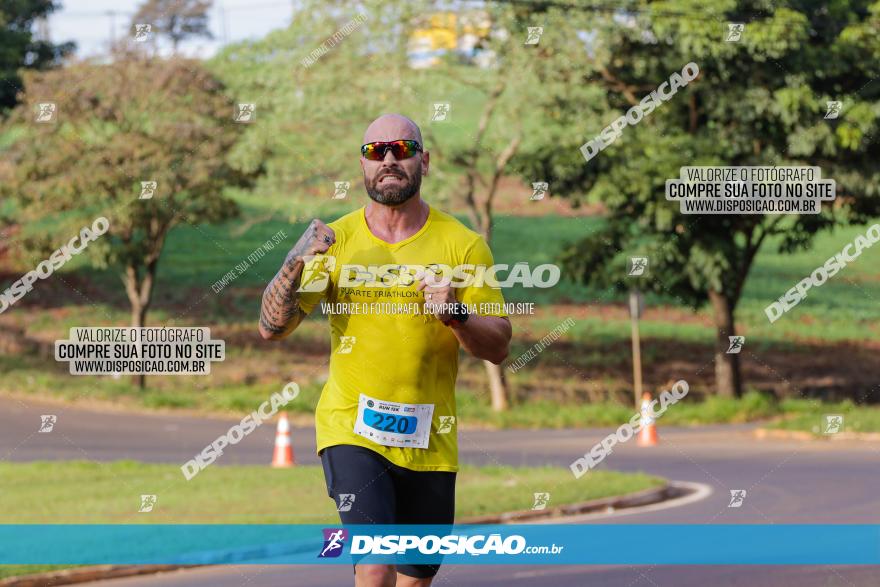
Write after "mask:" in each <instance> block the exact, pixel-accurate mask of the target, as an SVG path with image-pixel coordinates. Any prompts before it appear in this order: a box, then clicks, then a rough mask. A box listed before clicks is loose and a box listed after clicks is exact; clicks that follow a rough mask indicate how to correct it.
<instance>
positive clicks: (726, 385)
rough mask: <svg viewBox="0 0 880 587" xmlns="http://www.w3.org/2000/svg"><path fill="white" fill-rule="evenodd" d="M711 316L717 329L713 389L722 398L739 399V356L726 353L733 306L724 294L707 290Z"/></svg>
mask: <svg viewBox="0 0 880 587" xmlns="http://www.w3.org/2000/svg"><path fill="white" fill-rule="evenodd" d="M709 301H710V302H711V303H712V316H713V318H714V320H715V328H716V329H717V333H716V338H715V387H716V393H717V394H718V395H720V396H722V397H741V396H742V378H741V376H740V370H739V354H736V353H728V352H727V349H728V348H729V347H730V339H729V338H728V337H730V336H735V335H736V331H735V329H734V320H733V304H732V303H731V301H730V298H729V297H728V296H726V295H725V294H723V293H721V292H718V291H715V290H714V289H710V290H709Z"/></svg>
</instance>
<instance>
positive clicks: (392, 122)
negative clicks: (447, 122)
mask: <svg viewBox="0 0 880 587" xmlns="http://www.w3.org/2000/svg"><path fill="white" fill-rule="evenodd" d="M399 139H414V140H416V141H418V142H419V144H420V145H422V146H423V147H424V143H423V142H422V131H421V130H419V126H418V125H417V124H416V123H415V122H413V121H412V120H411V119H409V118H407V117H406V116H404V115H402V114H383V115H382V116H380V117H379V118H377V119H376V120H374V121H373V122H371V123H370V126H368V127H367V130H366V131H365V132H364V143H373V142H376V141H396V140H399Z"/></svg>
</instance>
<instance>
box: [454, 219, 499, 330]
mask: <svg viewBox="0 0 880 587" xmlns="http://www.w3.org/2000/svg"><path fill="white" fill-rule="evenodd" d="M464 262H465V264H469V265H474V266H475V267H480V266H483V267H486V268H488V267H490V266H491V265H493V264H494V262H495V261H494V259H493V258H492V251H491V250H489V245H487V244H486V241H485V239H483V237H482V236H478V237H477V238H476V240H474V242H473V244H471V245H470V247H468V250H467V252H466V253H465V259H464ZM475 274H476V275H480V272H475ZM487 281H489V280H486V279H483V280H482V283H480V280H477V279H475V280H474V281H473V283H471V285H469V286H467V287H464V288H462V291H461V294H460V295H459V298H458V301H459V302H461V303H463V304H465V305H467V307H468V311H470V312H474V311H475V313H477V314H479V315H480V316H500V317H504V316H507V312H505V311H504V296H503V295H502V294H501V288H500V287H492V286H491V285H489V284H488V283H487Z"/></svg>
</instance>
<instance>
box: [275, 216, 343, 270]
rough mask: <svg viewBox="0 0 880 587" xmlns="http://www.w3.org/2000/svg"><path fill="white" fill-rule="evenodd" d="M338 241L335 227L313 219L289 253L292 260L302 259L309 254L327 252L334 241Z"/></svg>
mask: <svg viewBox="0 0 880 587" xmlns="http://www.w3.org/2000/svg"><path fill="white" fill-rule="evenodd" d="M335 242H336V233H334V232H333V229H332V228H330V227H329V226H327V225H326V224H324V223H323V222H321V221H320V220H318V219H317V218H315V219H313V220H312V221H311V222H310V223H309V226H308V228H306V230H305V232H303V233H302V236H301V237H299V240H298V241H296V244H295V245H293V248H292V249H290V253H289V254H288V255H287V259H288V261H290V262H296V261H302V260H303V257H306V256H308V255H317V254H320V253H326V252H327V249H329V248H330V247H331V246H332V245H333V243H335Z"/></svg>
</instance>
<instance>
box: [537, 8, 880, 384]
mask: <svg viewBox="0 0 880 587" xmlns="http://www.w3.org/2000/svg"><path fill="white" fill-rule="evenodd" d="M751 7H752V5H751V4H750V3H747V2H736V1H734V0H727V1H725V2H722V3H720V4H718V3H716V4H714V5H713V6H712V10H713V12H711V13H705V12H704V13H696V12H694V10H693V8H692V5H691V4H690V3H689V2H686V1H684V0H681V1H679V0H670V1H666V2H634V3H632V5H631V8H630V9H628V10H627V11H626V12H623V13H617V14H614V15H610V14H609V15H604V16H603V15H595V14H594V15H591V16H592V17H593V21H592V24H591V26H590V27H589V28H588V29H584V30H586V31H589V33H590V41H589V42H588V43H587V46H586V50H587V51H588V52H589V56H590V58H589V59H584V60H583V62H582V73H581V74H580V81H581V83H583V84H590V85H593V86H594V87H598V88H602V89H603V90H604V92H605V94H606V95H605V98H604V100H601V101H600V102H598V103H597V104H596V105H595V106H592V108H594V110H593V112H592V113H593V114H594V115H593V116H589V117H586V118H585V121H586V126H587V128H586V129H585V132H584V133H583V134H580V135H578V137H579V142H580V143H585V142H586V141H588V140H589V139H591V138H593V137H595V136H596V135H598V134H599V133H600V132H601V130H602V129H603V128H604V127H605V126H607V125H609V124H610V123H611V122H612V121H613V120H614V119H615V118H617V117H618V116H620V115H622V114H624V113H625V112H626V110H627V109H629V108H630V107H631V106H633V105H634V104H637V103H638V101H639V100H641V99H642V98H643V97H644V96H647V95H648V94H649V93H650V92H651V91H653V90H654V89H656V88H657V86H658V85H659V84H660V83H661V82H663V81H664V80H667V79H668V78H669V77H670V75H671V74H672V73H674V72H681V70H682V68H683V67H684V65H685V64H687V63H689V62H695V63H697V64H698V66H699V69H700V71H701V73H700V75H699V77H698V78H697V79H696V80H694V81H692V82H691V84H690V85H689V86H687V87H686V88H681V89H679V90H678V93H677V94H676V95H675V96H674V97H673V98H672V99H670V100H669V101H668V102H665V103H663V104H662V105H661V106H659V107H658V108H656V110H654V111H653V112H652V113H651V114H650V115H649V116H646V117H645V118H644V119H643V120H642V121H641V122H639V123H638V124H637V125H636V126H628V127H626V128H625V129H624V131H623V134H622V136H621V137H620V138H619V139H617V141H616V142H615V143H614V144H613V146H610V147H609V148H606V149H604V150H602V151H601V152H600V153H598V155H596V156H595V157H594V158H592V159H591V160H589V161H588V162H585V160H584V158H583V157H581V158H580V161H579V164H578V165H569V163H571V157H572V156H573V154H574V153H575V151H574V150H573V149H571V145H569V146H568V149H571V150H568V149H566V150H565V151H566V152H565V153H561V151H563V149H556V150H553V151H545V152H536V153H532V155H533V158H532V159H531V160H530V161H526V162H525V166H526V168H529V167H532V168H534V167H539V168H546V167H548V166H553V167H554V168H555V169H556V170H558V173H557V174H556V176H555V180H556V182H557V189H555V190H554V191H555V193H556V194H557V195H565V196H567V197H575V198H577V196H576V195H575V194H577V193H578V192H583V193H585V194H586V197H587V198H590V199H593V200H599V201H601V202H603V203H604V204H605V206H606V207H607V222H606V224H605V226H604V229H602V230H601V231H600V232H597V233H595V234H593V235H590V236H589V237H587V238H586V239H584V240H582V241H581V242H579V243H577V244H576V245H573V246H572V247H570V248H569V249H568V250H567V251H566V252H565V254H564V256H563V260H564V262H565V263H566V266H567V267H568V268H569V269H570V271H571V272H572V273H573V274H574V275H576V276H577V277H578V278H580V279H582V280H583V281H584V282H587V283H594V284H599V285H609V284H613V285H616V286H617V287H618V288H619V289H621V290H623V289H627V288H628V287H630V285H631V283H629V282H627V281H626V278H625V276H626V271H625V269H624V264H625V262H626V259H627V258H628V257H630V256H633V255H635V256H647V257H649V263H650V265H649V271H650V273H649V275H648V277H647V278H645V279H642V280H641V281H642V287H643V288H644V289H648V290H651V291H654V292H657V293H660V294H665V295H666V296H668V297H673V298H677V299H678V300H680V301H682V302H684V303H687V304H690V305H692V306H693V307H695V308H696V307H699V306H701V305H703V304H705V303H706V302H707V301H708V302H709V304H710V306H711V311H712V315H713V318H714V321H715V327H716V329H717V337H716V350H715V380H716V388H717V393H719V394H720V395H724V396H734V395H740V394H741V392H742V380H741V376H740V370H739V355H738V354H727V353H726V349H727V347H728V336H732V335H735V334H736V326H735V312H736V308H737V303H738V302H739V300H740V297H741V295H742V292H743V287H744V284H745V282H746V279H747V277H748V274H749V270H750V268H751V266H752V263H753V262H754V259H755V256H756V254H757V253H758V251H759V250H760V249H761V247H762V246H764V245H766V244H767V243H768V242H770V241H772V242H774V243H776V247H777V251H778V252H779V253H780V254H785V253H790V252H793V251H796V250H800V249H805V248H808V247H809V246H810V245H811V243H812V242H813V239H814V237H815V235H816V234H817V233H819V232H820V231H823V230H830V229H832V228H833V227H835V226H841V225H847V224H862V223H865V222H866V221H867V220H868V219H870V218H871V217H876V216H877V215H878V213H880V192H878V187H877V186H878V185H880V182H878V179H880V177H878V176H880V171H878V168H877V165H876V162H877V160H878V155H880V153H878V150H880V147H878V144H877V142H876V141H875V140H874V138H873V137H874V133H876V132H877V130H878V129H877V122H878V120H877V119H878V114H880V102H878V97H880V86H877V84H876V83H873V84H872V83H871V82H872V80H874V79H876V78H877V76H878V73H880V71H878V70H880V65H878V64H880V43H878V40H877V39H878V37H877V35H876V30H877V27H878V26H880V4H876V3H875V4H873V5H866V4H865V3H863V2H841V3H837V4H835V5H834V6H833V7H825V8H824V9H823V10H820V11H817V10H813V9H810V8H807V7H803V8H801V7H784V6H779V5H773V6H771V7H767V8H766V10H765V9H762V11H761V12H760V14H758V15H756V14H755V12H754V10H752V9H751ZM727 22H744V23H746V26H745V29H744V32H743V36H742V39H741V41H740V42H726V41H725V36H726V35H727V33H728V27H727V24H726V23H727ZM830 100H839V101H842V102H843V105H844V108H843V112H842V113H841V115H840V117H839V118H838V119H836V120H826V119H824V115H825V113H826V104H827V102H828V101H830ZM596 114H599V115H601V117H600V116H596ZM583 126H584V125H583V123H582V124H580V125H578V127H579V128H583ZM689 165H742V166H751V165H776V166H807V165H818V166H821V168H822V175H823V178H833V179H836V181H837V195H838V202H836V203H835V205H833V206H832V205H829V204H825V205H824V207H823V210H822V213H821V214H820V215H800V216H794V215H793V216H770V215H766V216H765V215H701V216H697V215H682V214H680V213H679V210H678V204H677V203H672V202H667V201H666V200H665V198H664V184H665V180H666V179H671V178H676V177H678V176H679V169H680V168H681V167H682V166H689ZM780 293H782V292H780ZM771 301H773V300H768V303H769V302H771Z"/></svg>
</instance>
